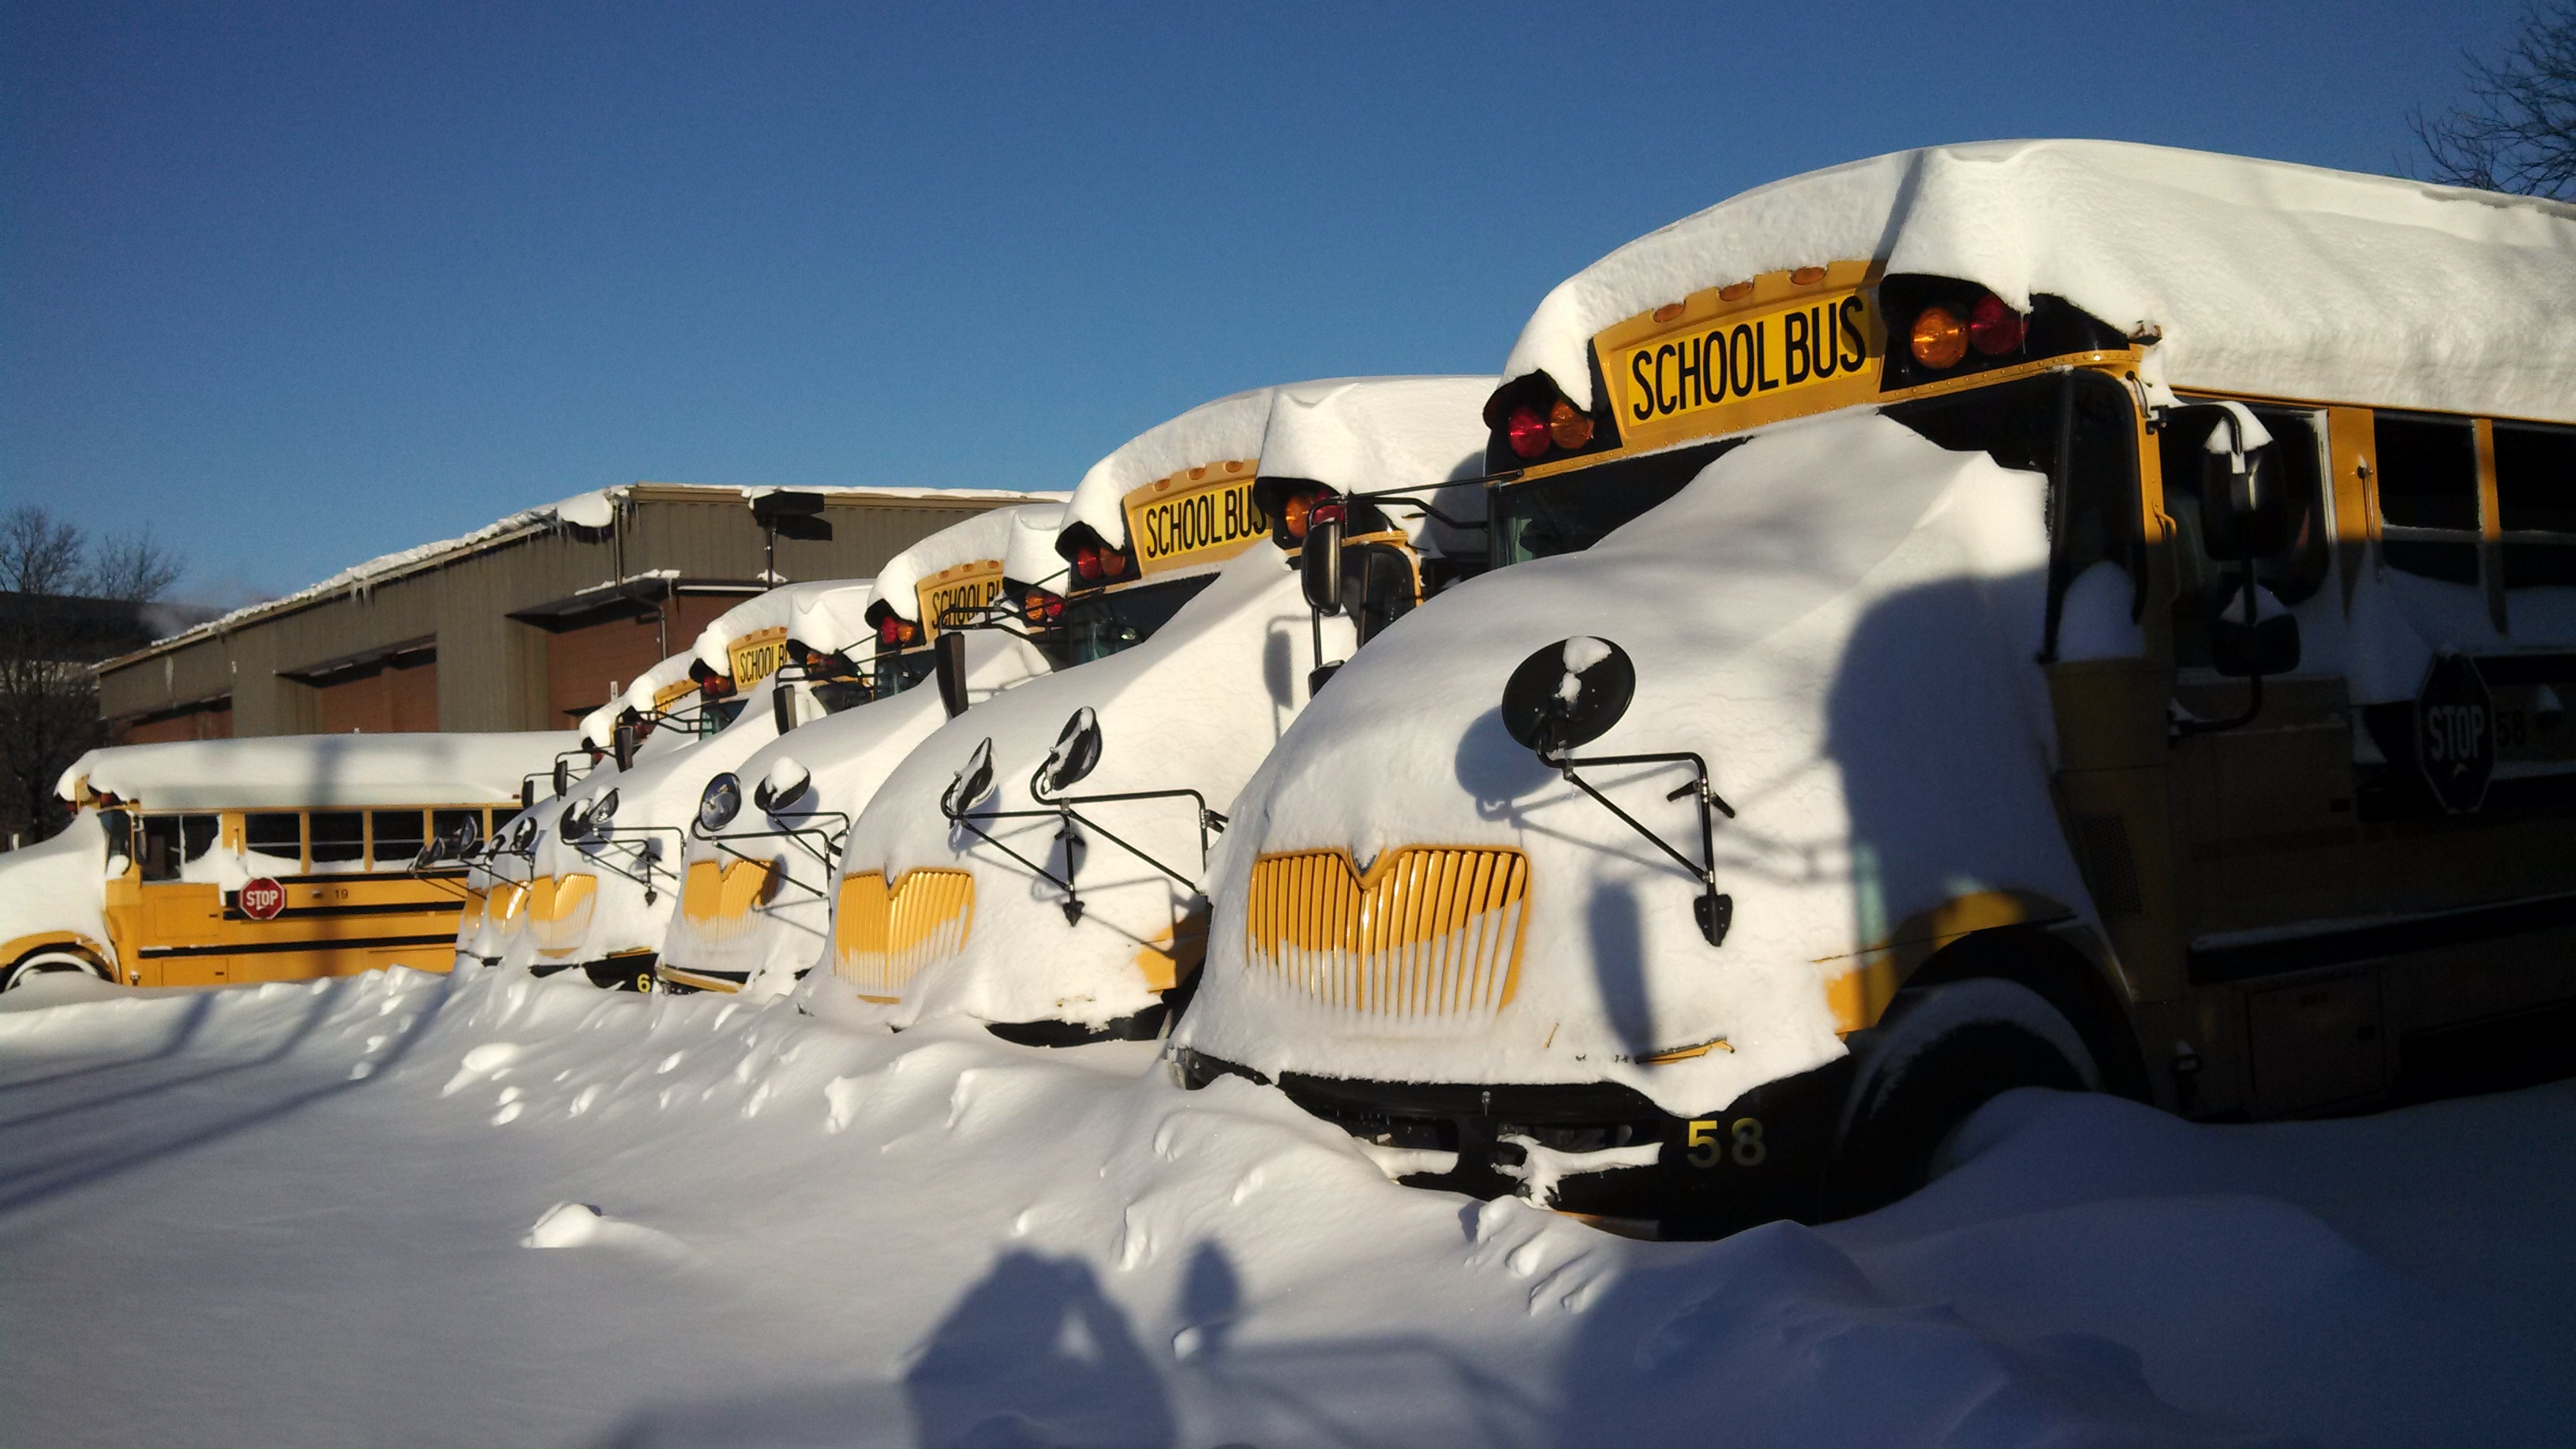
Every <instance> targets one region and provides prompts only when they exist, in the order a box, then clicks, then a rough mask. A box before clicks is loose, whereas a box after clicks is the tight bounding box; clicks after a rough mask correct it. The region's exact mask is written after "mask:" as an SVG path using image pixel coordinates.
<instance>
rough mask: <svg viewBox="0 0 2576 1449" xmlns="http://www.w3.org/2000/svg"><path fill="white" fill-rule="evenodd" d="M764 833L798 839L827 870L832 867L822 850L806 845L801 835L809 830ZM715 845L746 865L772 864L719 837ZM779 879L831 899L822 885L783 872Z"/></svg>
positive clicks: (749, 837)
mask: <svg viewBox="0 0 2576 1449" xmlns="http://www.w3.org/2000/svg"><path fill="white" fill-rule="evenodd" d="M764 833H766V834H772V835H783V836H786V837H787V838H789V839H791V840H795V841H796V843H797V844H798V845H803V846H805V853H806V854H808V855H810V856H813V857H814V859H815V860H817V861H820V862H821V863H822V865H823V867H824V868H825V869H827V870H828V869H830V868H831V864H832V863H831V862H830V861H828V860H824V859H823V855H822V852H820V851H818V850H816V849H815V848H814V847H812V846H810V845H805V842H804V840H803V839H801V838H800V837H801V836H803V835H804V834H806V833H807V832H804V831H797V830H778V831H769V832H764ZM812 833H813V834H817V835H820V834H821V833H822V832H821V831H814V832H812ZM734 838H735V839H738V840H749V839H755V838H757V837H753V836H736V837H734ZM715 847H716V849H718V850H721V851H723V852H724V853H725V854H727V855H730V856H732V857H733V858H734V859H736V860H739V861H741V862H743V863H744V864H746V865H768V864H771V862H769V861H765V860H759V859H756V858H754V857H752V856H748V855H745V854H743V853H742V852H741V851H739V850H736V849H734V848H733V847H732V846H730V845H727V844H726V843H725V842H724V841H723V840H722V839H718V840H717V841H716V842H715ZM779 879H781V880H783V881H785V882H787V883H788V884H789V885H792V886H794V887H796V888H797V889H798V890H800V891H803V892H805V893H806V894H807V895H810V896H813V897H814V898H815V899H817V900H829V899H831V894H830V893H829V892H828V891H825V890H823V889H822V888H820V887H818V886H810V885H807V884H806V883H805V882H803V881H801V880H798V879H797V878H796V877H795V876H793V875H790V874H786V873H784V872H782V873H781V874H780V876H779Z"/></svg>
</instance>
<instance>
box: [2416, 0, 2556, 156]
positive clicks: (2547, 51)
mask: <svg viewBox="0 0 2576 1449" xmlns="http://www.w3.org/2000/svg"><path fill="white" fill-rule="evenodd" d="M2462 60H2463V63H2464V65H2465V67H2466V69H2467V71H2468V76H2469V92H2470V96H2471V101H2470V104H2469V105H2467V106H2463V107H2454V108H2453V109H2451V110H2450V111H2448V112H2447V113H2444V114H2441V115H2435V116H2427V115H2426V114H2425V113H2424V112H2423V111H2421V110H2418V111H2416V112H2415V114H2414V116H2413V117H2411V118H2410V119H2411V124H2412V125H2413V126H2414V129H2415V139H2416V140H2417V141H2419V142H2421V143H2422V144H2423V147H2424V155H2425V159H2426V163H2427V168H2426V174H2427V176H2428V178H2429V179H2431V180H2434V181H2444V182H2449V183H2450V184H2452V185H2454V186H2475V187H2478V188H2480V189H2481V190H2486V191H2510V192H2515V193H2518V194H2520V195H2524V196H2548V197H2555V198H2557V199H2559V200H2562V201H2565V200H2576V0H2550V3H2548V4H2546V5H2540V4H2535V5H2534V6H2533V7H2532V8H2530V9H2528V10H2525V11H2524V12H2523V15H2522V23H2521V25H2520V26H2519V27H2518V28H2517V29H2516V30H2515V32H2514V37H2513V44H2512V46H2511V48H2510V49H2508V50H2507V52H2506V54H2505V59H2504V63H2503V64H2501V65H2490V64H2488V63H2487V62H2486V61H2483V60H2480V59H2479V58H2478V57H2476V56H2474V55H2464V56H2463V57H2462Z"/></svg>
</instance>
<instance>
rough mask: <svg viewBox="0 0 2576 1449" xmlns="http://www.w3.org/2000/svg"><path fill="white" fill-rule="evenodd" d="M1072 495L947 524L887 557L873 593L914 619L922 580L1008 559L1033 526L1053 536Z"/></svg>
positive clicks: (917, 614) (918, 609) (899, 613)
mask: <svg viewBox="0 0 2576 1449" xmlns="http://www.w3.org/2000/svg"><path fill="white" fill-rule="evenodd" d="M1072 496H1073V495H1071V494H1069V493H1058V494H1056V495H1054V497H1055V499H1056V500H1057V501H1055V502H1052V503H1027V504H1022V505H1021V506H1019V507H1017V508H996V509H994V510H993V511H992V512H990V513H979V514H977V515H975V516H974V517H973V518H970V519H967V520H966V521H965V522H963V523H952V524H950V525H949V526H948V527H946V528H943V529H941V530H939V531H938V532H937V533H934V534H932V535H930V536H929V537H928V538H925V539H923V540H922V541H921V542H919V543H916V544H914V545H913V546H912V547H910V548H908V549H905V550H904V551H903V552H901V553H899V554H896V555H895V556H894V557H893V558H890V559H888V560H886V565H885V567H884V568H881V569H879V570H877V592H876V597H877V598H879V599H883V600H884V601H885V604H886V607H887V608H890V609H892V610H894V612H895V614H896V616H897V617H898V618H904V619H911V620H913V621H914V622H916V623H917V622H919V620H920V614H921V594H920V586H921V581H922V580H923V579H926V578H928V577H930V576H931V575H932V574H935V573H938V572H939V571H940V570H941V569H949V568H955V567H956V566H957V565H959V564H962V563H972V562H974V561H975V560H977V559H995V560H1001V559H1007V558H1008V557H1009V555H1010V548H1011V538H1012V536H1013V535H1014V534H1016V533H1020V532H1024V531H1029V530H1035V531H1037V532H1039V533H1041V534H1043V535H1044V536H1045V537H1047V538H1049V539H1052V538H1054V537H1055V532H1056V530H1057V529H1059V528H1062V527H1063V526H1064V505H1065V501H1066V500H1068V499H1070V498H1071V497H1072ZM798 637H800V638H802V637H803V636H802V635H799V636H798ZM807 642H809V643H811V642H812V641H811V640H808V641H807Z"/></svg>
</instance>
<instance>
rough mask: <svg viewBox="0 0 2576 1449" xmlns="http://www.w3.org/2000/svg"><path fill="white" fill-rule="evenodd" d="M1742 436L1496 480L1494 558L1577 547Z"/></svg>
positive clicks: (1525, 557) (1652, 501)
mask: <svg viewBox="0 0 2576 1449" xmlns="http://www.w3.org/2000/svg"><path fill="white" fill-rule="evenodd" d="M1742 441H1743V439H1741V438H1729V439H1726V440H1724V441H1722V442H1716V443H1702V444H1699V445H1697V446H1694V447H1688V448H1675V449H1673V450H1672V451H1671V452H1668V453H1650V454H1648V455H1646V456H1645V457H1642V458H1625V459H1621V460H1620V461H1618V462H1616V463H1604V464H1602V465H1600V466H1598V467H1593V468H1577V469H1575V470H1574V471H1573V472H1570V473H1559V474H1557V475H1555V476H1554V477H1551V478H1541V479H1538V480H1536V481H1534V482H1529V483H1505V484H1502V485H1500V486H1498V487H1496V488H1495V489H1494V494H1493V502H1492V509H1493V519H1494V528H1493V550H1494V554H1493V562H1494V566H1495V567H1496V568H1500V567H1503V566H1504V565H1506V564H1516V563H1527V562H1529V561H1530V560H1531V559H1534V558H1552V557H1554V556H1555V555H1557V554H1561V553H1581V552H1582V551H1583V550H1585V549H1587V548H1590V547H1591V546H1592V545H1594V544H1596V543H1599V542H1600V541H1601V540H1602V539H1603V538H1605V537H1607V536H1608V535H1609V533H1610V532H1611V530H1613V529H1615V528H1618V527H1620V526H1621V525H1623V524H1625V523H1627V522H1628V521H1629V520H1631V519H1633V518H1635V517H1637V516H1638V515H1639V514H1642V513H1644V512H1646V511H1647V510H1648V509H1651V508H1653V507H1655V506H1656V505H1657V504H1660V503H1662V502H1663V501H1664V500H1665V499H1668V498H1670V497H1672V496H1673V495H1674V494H1676V493H1679V492H1680V491H1682V486H1683V485H1684V484H1686V483H1688V482H1690V480H1692V479H1693V478H1696V477H1698V476H1699V471H1700V470H1701V469H1702V468H1705V467H1707V466H1708V465H1709V464H1710V463H1711V462H1712V461H1714V460H1715V459H1716V458H1717V455H1718V454H1720V453H1723V452H1725V451H1726V450H1727V449H1729V448H1732V447H1734V446H1735V445H1736V444H1737V443H1739V442H1742Z"/></svg>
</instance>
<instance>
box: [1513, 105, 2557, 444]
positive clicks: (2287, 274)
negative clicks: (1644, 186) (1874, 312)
mask: <svg viewBox="0 0 2576 1449" xmlns="http://www.w3.org/2000/svg"><path fill="white" fill-rule="evenodd" d="M1867 259H1874V260H1878V261H1883V262H1885V263H1886V265H1887V268H1888V270H1889V271H1892V272H1917V273H1929V274H1933V275H1938V276H1948V277H1958V278H1961V279H1964V280H1967V281H1973V282H1977V283H1980V284H1982V285H1984V286H1986V287H1989V288H1991V289H1993V291H1994V293H1995V294H1996V295H1997V296H1999V297H2001V298H2003V300H2004V301H2006V302H2008V303H2010V304H2011V305H2012V306H2014V307H2015V308H2017V309H2021V310H2025V311H2026V310H2028V308H2029V304H2030V298H2031V297H2032V296H2033V295H2034V294H2037V293H2050V294H2054V295H2056V296H2060V297H2064V298H2065V299H2066V300H2067V301H2069V302H2071V303H2073V304H2074V305H2075V306H2077V307H2079V308H2081V309H2083V310H2084V311H2086V312H2089V313H2091V314H2093V315H2094V316H2095V317H2098V318H2100V319H2102V320H2103V321H2105V322H2107V323H2110V324H2111V325H2112V326H2115V327H2121V328H2135V327H2138V326H2141V325H2152V326H2156V327H2160V328H2161V329H2162V330H2163V334H2164V341H2163V343H2162V345H2160V346H2158V347H2157V348H2155V349H2154V351H2153V353H2152V354H2151V360H2152V364H2153V365H2154V366H2155V367H2159V368H2161V380H2162V381H2163V382H2165V383H2167V384H2169V385H2171V386H2177V387H2200V388H2211V389H2216V390H2220V391H2237V390H2245V391H2252V392H2256V393H2261V394H2267V395H2271V396H2294V397H2312V398H2346V399H2368V400H2370V401H2372V402H2375V403H2379V404H2383V405H2388V406H2400V407H2418V408H2429V409H2436V410H2443V411H2453V412H2494V413H2501V414H2506V415H2510V416H2518V417H2529V418H2555V419H2576V405H2571V402H2570V394H2569V392H2568V390H2567V388H2566V385H2565V381H2564V380H2565V379H2566V378H2568V377H2570V376H2576V332H2571V331H2570V329H2569V328H2568V327H2567V326H2566V325H2565V319H2566V318H2567V317H2569V316H2571V315H2576V206H2570V205H2568V204H2566V203H2563V202H2553V201H2543V200H2538V199H2534V198H2530V197H2519V196H2502V195H2498V194H2496V193H2494V192H2487V191H2471V190H2465V189H2462V188H2458V187H2449V186H2434V185H2431V184H2428V183H2425V182H2420V181H2405V180H2399V179H2396V178H2393V177H2386V176H2363V175H2358V174H2355V173H2352V172H2344V171H2328V170H2323V169H2320V168H2318V167H2313V166H2294V165H2290V164H2288V163H2286V162H2279V161H2256V160H2249V159H2246V158H2243V157H2237V156H2219V155H2212V154H2209V153H2207V152H2200V151H2177V150H2171V149H2168V148H2165V147H2160V146H2139V145H2132V144H2128V143H2124V142H2115V141H1992V142H1984V143H1980V144H1976V145H1964V146H1936V147H1931V148H1928V149H1925V150H1919V151H1900V152H1896V153H1893V154H1891V155H1886V156H1879V157H1874V158H1872V159H1870V160H1867V161H1855V162H1852V163H1850V164H1848V165H1843V166H1835V167H1830V168H1827V169H1825V170H1822V171H1813V172H1809V173H1807V174H1805V175H1803V176H1794V177H1790V178H1789V179H1787V180H1784V181H1775V182H1772V183H1770V184H1769V185H1766V186H1758V187H1755V188H1754V189H1752V190H1750V191H1747V192H1743V193H1741V194H1740V195H1737V196H1734V197H1732V198H1729V199H1728V200H1726V201H1723V202H1720V203H1719V204H1717V205H1716V206H1713V207H1710V208H1709V209H1708V210H1706V211H1703V212H1700V213H1698V214H1696V215H1693V216H1689V217H1685V218H1683V219H1682V220H1680V221H1677V222H1674V223H1673V224H1671V225H1670V226H1667V227H1664V228H1662V229H1661V230H1658V231H1655V232H1651V233H1649V234H1647V235H1646V236H1643V237H1640V238H1638V239H1637V240H1636V241H1633V242H1630V243H1628V244H1627V245H1626V246H1623V247H1621V248H1619V249H1618V250H1617V251H1615V252H1612V253H1611V254H1610V255H1608V256H1606V257H1604V258H1602V259H1601V260H1600V261H1598V262H1595V263H1593V264H1592V265H1591V266H1589V267H1586V268H1584V269H1583V270H1582V271H1581V272H1578V273H1576V274H1575V275H1574V276H1573V277H1571V278H1569V279H1567V280H1566V281H1565V282H1563V283H1561V284H1559V285H1558V286H1557V288H1556V289H1555V290H1554V291H1552V292H1550V293H1549V294H1548V295H1547V298H1546V300H1544V301H1542V302H1541V303H1540V304H1539V307H1538V310H1537V311H1536V312H1535V313H1534V314H1532V316H1531V317H1530V320H1529V323H1528V325H1527V326H1526V327H1524V328H1523V329H1522V331H1521V335H1520V339H1519V341H1518V342H1516V343H1515V344H1513V347H1512V352H1511V357H1510V360H1509V361H1508V362H1506V363H1505V364H1504V366H1503V375H1504V376H1505V377H1506V378H1517V377H1521V376H1525V375H1527V374H1529V373H1532V372H1540V371H1544V372H1546V373H1547V374H1548V375H1549V376H1550V377H1551V378H1553V379H1554V380H1555V381H1556V384H1557V386H1559V387H1560V388H1563V389H1564V390H1565V393H1566V395H1567V396H1568V397H1570V398H1571V399H1573V400H1574V401H1575V403H1576V404H1577V405H1579V406H1583V407H1587V408H1588V407H1590V406H1591V405H1592V373H1591V367H1590V364H1589V362H1588V360H1587V359H1588V352H1587V348H1588V347H1589V345H1590V343H1591V340H1592V338H1593V337H1594V335H1595V334H1597V333H1599V332H1600V331H1601V330H1602V329H1603V328H1605V327H1608V326H1610V325H1611V324H1612V323H1614V322H1619V321H1623V320H1625V319H1627V318H1630V317H1634V316H1637V315H1639V314H1640V313H1644V312H1647V311H1651V310H1653V309H1654V308H1656V307H1659V306H1662V305H1664V304H1666V303H1670V302H1678V301H1680V300H1682V299H1683V298H1684V297H1686V296H1688V295H1690V294H1691V293H1693V292H1698V291H1703V290H1705V289H1708V288H1711V287H1721V286H1726V285H1729V284H1732V283H1735V282H1740V281H1744V280H1747V279H1749V278H1751V277H1753V276H1755V275H1756V274H1759V273H1764V272H1777V271H1785V270H1789V269H1793V268H1797V267H1805V266H1822V265H1824V264H1826V263H1829V262H1835V261H1857V260H1867ZM2552 358H2555V359H2557V360H2556V361H2554V362H2553V361H2551V360H2550V359H2552ZM2151 380H2153V379H2151Z"/></svg>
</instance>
